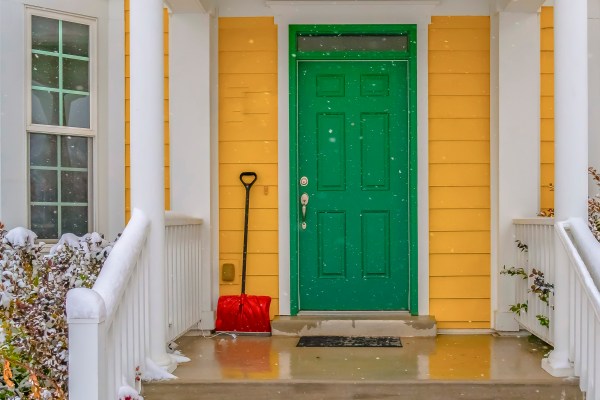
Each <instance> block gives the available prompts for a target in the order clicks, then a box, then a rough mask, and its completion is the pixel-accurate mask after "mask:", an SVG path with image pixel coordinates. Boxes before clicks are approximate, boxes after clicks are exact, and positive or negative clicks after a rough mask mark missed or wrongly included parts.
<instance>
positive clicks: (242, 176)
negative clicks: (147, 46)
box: [240, 172, 257, 189]
mask: <svg viewBox="0 0 600 400" xmlns="http://www.w3.org/2000/svg"><path fill="white" fill-rule="evenodd" d="M248 177H252V180H251V181H249V182H248V179H247V178H248ZM256 179H257V176H256V172H242V173H241V174H240V181H241V182H242V184H243V185H244V187H245V188H246V189H250V188H251V187H252V185H254V182H256Z"/></svg>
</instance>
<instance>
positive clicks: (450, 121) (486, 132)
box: [429, 118, 490, 142]
mask: <svg viewBox="0 0 600 400" xmlns="http://www.w3.org/2000/svg"><path fill="white" fill-rule="evenodd" d="M489 138H490V120H489V118H480V119H454V118H447V119H440V118H431V119H429V140H430V141H432V142H433V141H435V140H489Z"/></svg>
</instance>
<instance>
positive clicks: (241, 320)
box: [215, 172, 271, 334]
mask: <svg viewBox="0 0 600 400" xmlns="http://www.w3.org/2000/svg"><path fill="white" fill-rule="evenodd" d="M250 179H251V180H250ZM240 181H241V182H242V184H243V185H244V187H245V188H246V210H245V216H244V253H243V261H242V294H241V295H239V296H221V297H219V303H218V304H217V321H216V326H215V330H216V331H218V332H245V333H257V334H265V333H266V334H270V333H271V321H270V318H269V306H270V305H271V298H270V297H269V296H252V295H247V294H246V254H247V252H248V209H249V206H250V188H251V187H252V185H253V184H254V182H256V173H255V172H242V173H241V174H240Z"/></svg>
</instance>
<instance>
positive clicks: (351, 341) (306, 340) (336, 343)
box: [296, 336, 402, 347]
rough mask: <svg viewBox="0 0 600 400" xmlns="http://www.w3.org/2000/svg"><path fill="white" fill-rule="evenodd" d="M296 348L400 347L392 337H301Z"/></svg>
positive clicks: (398, 339) (399, 343)
mask: <svg viewBox="0 0 600 400" xmlns="http://www.w3.org/2000/svg"><path fill="white" fill-rule="evenodd" d="M296 347H402V342H401V341H400V338H399V337H394V336H383V337H373V336H351V337H349V336H302V337H301V338H300V340H299V341H298V344H297V345H296Z"/></svg>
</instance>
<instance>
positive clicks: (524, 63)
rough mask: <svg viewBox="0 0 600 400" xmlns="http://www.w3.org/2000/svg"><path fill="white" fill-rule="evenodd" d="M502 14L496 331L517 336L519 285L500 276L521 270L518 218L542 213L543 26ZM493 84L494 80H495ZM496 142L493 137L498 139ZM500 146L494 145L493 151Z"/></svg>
mask: <svg viewBox="0 0 600 400" xmlns="http://www.w3.org/2000/svg"><path fill="white" fill-rule="evenodd" d="M532 9H533V11H529V12H507V11H503V12H500V13H499V15H498V23H497V25H498V33H497V35H498V36H497V37H498V81H497V82H498V89H497V90H498V93H497V95H498V139H497V140H498V142H497V143H498V144H497V149H498V150H497V151H498V161H497V166H496V168H494V169H493V170H497V173H498V184H497V188H498V189H497V190H498V197H497V204H498V206H497V207H498V222H497V226H498V238H497V243H498V245H497V258H496V260H497V261H496V263H495V266H496V270H495V271H494V273H493V276H494V277H495V278H497V279H498V285H497V286H496V287H493V288H494V289H496V290H497V293H496V295H495V296H492V297H493V299H494V300H495V301H494V305H493V306H494V310H493V311H494V315H493V316H494V328H495V329H496V330H499V331H517V330H519V325H518V323H517V322H516V320H515V317H514V314H513V313H512V312H510V311H509V307H510V305H511V304H514V302H515V281H514V280H513V279H511V278H510V277H507V276H505V275H499V271H500V270H501V269H502V266H504V265H506V266H514V265H515V262H516V260H515V257H514V254H515V238H514V226H513V222H512V221H513V219H515V218H520V217H523V216H527V217H533V216H535V215H536V214H537V213H538V211H539V194H538V193H539V187H540V178H539V177H540V157H539V153H540V134H539V132H540V23H539V15H538V12H537V7H532ZM492 82H493V80H492ZM492 137H493V136H492ZM493 148H494V145H492V149H493Z"/></svg>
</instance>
